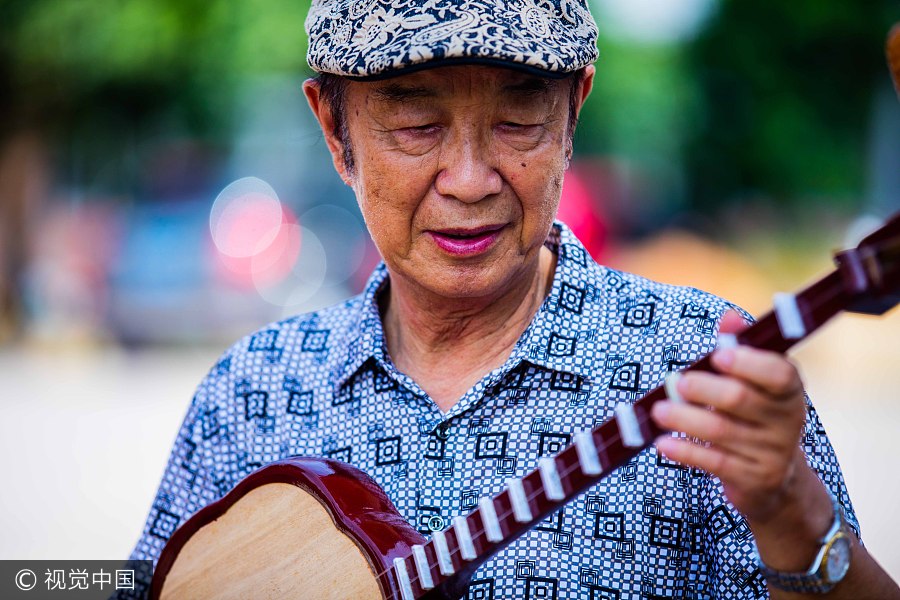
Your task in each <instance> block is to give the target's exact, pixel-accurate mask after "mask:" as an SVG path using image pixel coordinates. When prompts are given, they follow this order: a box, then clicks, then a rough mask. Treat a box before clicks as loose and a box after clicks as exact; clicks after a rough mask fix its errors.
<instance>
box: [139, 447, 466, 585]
mask: <svg viewBox="0 0 900 600" xmlns="http://www.w3.org/2000/svg"><path fill="white" fill-rule="evenodd" d="M424 542H425V540H424V538H423V537H422V535H421V534H419V532H418V531H416V530H415V529H413V528H412V527H411V526H410V525H409V524H408V523H407V522H406V521H405V520H404V519H403V517H401V516H400V514H399V513H398V512H397V510H396V509H395V508H394V506H393V504H391V501H390V500H389V499H388V497H387V496H386V495H385V493H384V492H383V491H382V490H381V488H379V487H378V485H377V484H376V483H375V482H374V481H372V480H371V479H370V478H369V477H368V476H367V475H365V474H364V473H362V472H361V471H359V470H358V469H355V468H353V467H352V466H350V465H347V464H344V463H341V462H337V461H332V460H328V459H314V458H291V459H287V460H283V461H279V462H277V463H273V464H271V465H269V466H267V467H265V468H263V469H260V470H258V471H256V472H254V473H253V474H251V475H250V476H249V477H247V478H246V479H244V480H243V481H241V483H240V484H238V485H237V486H236V487H235V488H234V489H233V490H231V492H229V493H228V494H227V495H226V496H224V497H223V498H222V499H220V500H218V501H217V502H215V503H213V504H210V505H209V506H207V507H206V508H204V509H203V510H201V511H199V512H198V513H197V514H196V515H195V516H194V517H192V518H191V519H190V520H189V521H188V522H187V523H186V524H185V526H183V527H181V528H180V529H179V530H178V531H177V532H176V533H175V534H174V535H173V536H172V539H171V540H170V541H169V543H168V544H167V545H166V547H165V549H164V550H163V553H162V555H161V556H160V559H159V563H158V565H157V567H156V571H155V573H154V577H153V585H152V591H151V598H162V599H168V598H179V599H180V598H198V599H199V598H310V599H317V600H319V599H323V600H324V599H329V598H333V599H338V598H340V599H346V598H354V599H359V600H381V599H386V598H400V591H399V589H398V587H397V583H396V581H395V578H394V577H393V575H392V571H391V565H392V561H393V559H394V558H395V557H400V556H404V555H406V554H408V553H409V551H410V548H411V547H412V546H413V545H414V544H422V543H424ZM445 587H446V586H445ZM433 592H434V595H433V597H435V598H448V597H454V596H447V595H445V593H444V592H443V591H441V590H433Z"/></svg>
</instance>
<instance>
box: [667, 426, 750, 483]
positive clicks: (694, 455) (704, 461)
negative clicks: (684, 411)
mask: <svg viewBox="0 0 900 600" xmlns="http://www.w3.org/2000/svg"><path fill="white" fill-rule="evenodd" d="M656 448H657V450H658V451H659V452H661V453H662V454H663V456H665V457H666V458H667V459H669V460H671V461H674V462H677V463H679V464H682V465H685V466H688V467H695V468H697V469H701V470H703V471H706V472H707V473H712V474H713V475H715V476H716V477H718V478H719V479H720V480H722V482H728V481H740V480H741V475H745V474H746V473H747V472H748V471H750V469H751V463H750V462H749V461H748V459H747V458H745V457H742V456H739V455H734V454H731V453H729V452H725V451H724V450H722V449H721V448H717V447H715V446H709V447H706V446H702V445H700V444H697V443H694V442H692V441H690V440H686V439H683V438H673V437H670V436H662V437H659V438H657V440H656Z"/></svg>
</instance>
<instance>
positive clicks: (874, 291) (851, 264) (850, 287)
mask: <svg viewBox="0 0 900 600" xmlns="http://www.w3.org/2000/svg"><path fill="white" fill-rule="evenodd" d="M834 259H835V262H836V263H837V266H838V270H839V271H840V273H841V276H842V279H843V283H844V288H845V290H846V291H847V292H848V293H849V294H851V295H853V296H854V297H855V298H856V299H855V301H854V302H853V304H851V305H850V307H849V308H848V310H850V311H851V312H860V313H865V314H870V315H880V314H883V313H885V312H887V311H889V310H890V309H891V308H893V307H894V306H896V305H897V304H898V303H900V213H897V214H895V215H894V216H892V217H891V218H890V219H888V221H887V222H886V223H885V224H884V225H882V226H881V227H880V228H879V229H878V230H877V231H875V232H873V233H871V234H869V235H868V236H867V237H865V238H864V239H863V240H862V241H861V242H860V243H859V245H858V246H857V247H856V248H851V249H849V250H844V251H843V252H839V253H837V254H836V255H835V257H834Z"/></svg>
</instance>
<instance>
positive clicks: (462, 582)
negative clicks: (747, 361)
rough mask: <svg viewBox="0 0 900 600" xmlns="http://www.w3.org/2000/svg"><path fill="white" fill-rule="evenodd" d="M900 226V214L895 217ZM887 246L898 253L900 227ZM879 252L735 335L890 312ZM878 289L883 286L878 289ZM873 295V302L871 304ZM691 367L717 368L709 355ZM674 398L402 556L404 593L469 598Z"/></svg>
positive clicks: (608, 430) (782, 336) (777, 339)
mask: <svg viewBox="0 0 900 600" xmlns="http://www.w3.org/2000/svg"><path fill="white" fill-rule="evenodd" d="M892 224H893V228H894V229H897V227H898V225H900V219H898V218H895V219H893V221H892ZM893 235H894V237H893V238H892V239H891V242H890V243H889V244H888V249H887V250H885V251H884V252H888V253H891V254H892V255H893V254H896V252H897V237H896V233H895V234H893ZM873 256H875V257H876V258H877V257H878V254H877V253H872V252H865V251H863V249H862V248H860V249H854V250H849V251H846V252H843V253H841V254H839V255H838V256H837V263H838V268H837V269H836V270H834V271H832V272H831V273H830V274H829V275H827V276H826V277H824V278H822V279H820V280H819V281H817V282H816V283H814V284H812V285H811V286H809V287H807V288H806V289H805V290H803V291H802V292H800V293H799V294H797V295H786V294H785V295H779V296H777V297H776V304H775V309H774V310H773V311H771V312H769V313H767V314H766V315H764V316H763V317H762V318H760V319H759V320H758V321H757V322H756V323H754V324H753V325H751V326H750V327H748V328H747V329H745V330H744V331H742V332H741V333H739V334H738V335H737V336H736V338H737V339H736V341H737V342H738V343H740V344H744V345H748V346H753V347H755V348H760V349H765V350H771V351H775V352H781V353H783V352H785V351H787V350H788V349H789V348H791V347H792V346H793V345H794V344H796V343H797V342H799V341H800V340H802V339H803V338H805V337H807V336H808V335H809V334H811V333H812V332H814V331H815V330H816V329H818V328H819V327H821V326H822V325H823V324H825V323H826V322H827V321H828V320H829V319H830V318H831V317H833V316H835V315H836V314H838V313H839V312H841V311H842V310H846V309H851V308H852V309H862V310H863V311H865V312H883V311H884V310H886V309H887V308H889V307H890V306H893V305H894V304H896V302H897V297H896V294H897V292H896V289H895V288H896V286H897V281H898V279H900V268H898V265H897V264H893V265H891V266H890V267H889V268H888V269H887V270H882V267H881V265H874V266H876V267H877V268H873V261H872V260H871V259H872V257H873ZM873 288H874V289H873ZM873 292H874V299H875V302H874V304H873V303H872V302H871V299H872V297H873ZM686 370H689V371H701V370H706V371H709V370H711V366H710V360H709V356H705V357H703V358H702V359H700V360H699V361H697V362H695V363H694V364H692V365H691V366H689V367H688V368H687V369H686ZM666 397H667V393H666V390H665V386H663V385H661V386H659V387H657V388H656V389H654V390H653V391H651V392H650V393H648V394H647V395H645V396H643V397H642V398H641V399H640V400H638V401H637V402H635V403H634V404H633V405H630V404H628V403H623V405H620V406H619V407H617V410H616V416H615V417H614V418H612V419H610V420H608V421H607V422H605V423H603V424H601V425H599V426H598V427H595V428H594V429H592V430H590V431H584V432H581V433H579V434H576V436H575V443H574V444H572V445H570V446H568V447H567V448H566V449H564V450H563V451H562V452H560V453H559V454H557V455H556V456H553V457H545V458H542V459H541V460H540V463H539V468H538V469H535V470H533V471H531V472H530V473H528V474H526V475H525V476H523V477H522V478H520V479H518V480H513V481H510V482H509V485H508V486H507V488H506V489H505V490H504V491H502V492H500V493H499V494H497V495H496V496H494V497H493V498H483V499H482V501H481V502H480V503H479V506H478V508H476V509H475V510H473V511H472V512H470V513H469V514H468V515H467V516H460V517H457V518H456V519H455V520H454V523H453V525H452V526H451V527H450V528H449V529H447V530H446V531H443V532H436V533H435V534H434V535H433V537H432V539H431V540H430V541H429V542H428V543H426V544H424V545H422V546H418V547H413V553H412V555H410V556H407V557H405V558H397V559H395V560H394V575H396V576H397V579H398V580H399V581H400V582H401V589H402V590H403V593H402V594H401V597H402V599H403V600H412V599H413V598H418V597H447V598H453V597H458V596H459V595H461V592H462V591H463V590H465V587H466V585H467V583H468V581H469V579H470V578H471V576H472V574H473V573H474V571H475V570H476V569H477V568H478V567H479V566H481V565H482V564H484V563H485V562H486V561H487V560H488V559H489V558H490V557H491V556H492V555H494V554H495V553H496V552H498V551H499V550H501V549H502V548H504V547H505V546H507V545H509V544H510V543H511V542H512V541H514V540H515V539H516V538H518V537H519V536H521V535H522V534H524V533H525V532H527V531H528V530H530V529H531V528H533V527H534V526H535V525H536V524H538V523H539V522H540V521H542V520H543V519H545V518H546V517H547V516H549V515H550V514H552V513H553V512H555V511H557V510H559V509H560V508H561V507H563V506H565V505H566V504H568V503H569V502H571V501H572V500H573V499H574V498H575V497H577V496H578V495H580V494H581V493H582V492H584V491H585V490H587V489H588V488H589V487H591V486H592V485H594V484H595V483H597V482H598V481H600V480H601V479H603V478H604V477H606V476H607V475H608V474H609V473H611V472H612V471H614V470H615V469H617V468H618V467H621V466H622V465H624V464H625V463H627V462H628V461H629V460H631V459H632V458H634V457H635V456H636V455H637V454H639V453H640V452H641V451H643V450H644V449H645V448H647V447H648V446H650V445H651V444H652V443H653V441H654V440H655V439H656V438H657V437H658V436H660V435H663V434H665V433H669V432H668V431H666V430H663V429H661V428H659V427H658V426H657V425H656V424H655V423H654V422H653V420H652V419H651V417H650V411H651V408H652V407H653V405H654V404H655V403H656V402H659V401H660V400H663V399H665V398H666Z"/></svg>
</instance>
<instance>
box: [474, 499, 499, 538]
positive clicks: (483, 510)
mask: <svg viewBox="0 0 900 600" xmlns="http://www.w3.org/2000/svg"><path fill="white" fill-rule="evenodd" d="M478 512H479V514H480V515H481V522H482V523H484V533H485V535H486V536H487V539H488V541H489V542H502V541H503V532H502V531H500V521H499V520H498V519H497V510H496V509H495V508H494V499H493V498H491V497H490V496H486V497H484V498H482V499H481V500H479V501H478Z"/></svg>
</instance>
